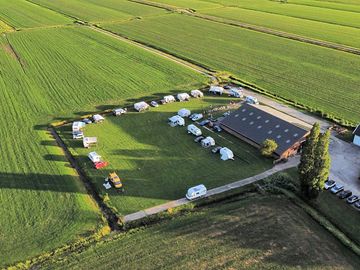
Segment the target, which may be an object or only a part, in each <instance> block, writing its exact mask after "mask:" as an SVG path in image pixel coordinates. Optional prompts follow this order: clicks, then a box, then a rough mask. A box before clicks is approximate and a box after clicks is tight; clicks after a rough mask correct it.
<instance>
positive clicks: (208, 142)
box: [201, 136, 215, 148]
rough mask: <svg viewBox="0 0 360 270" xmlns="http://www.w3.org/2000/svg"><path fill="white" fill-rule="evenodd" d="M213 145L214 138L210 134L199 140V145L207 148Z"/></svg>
mask: <svg viewBox="0 0 360 270" xmlns="http://www.w3.org/2000/svg"><path fill="white" fill-rule="evenodd" d="M214 145H215V140H214V139H213V138H212V137H210V136H208V137H206V138H205V139H203V140H202V141H201V146H202V147H204V148H209V147H210V146H214Z"/></svg>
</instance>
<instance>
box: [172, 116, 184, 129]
mask: <svg viewBox="0 0 360 270" xmlns="http://www.w3.org/2000/svg"><path fill="white" fill-rule="evenodd" d="M168 120H169V121H168V123H169V125H170V126H172V127H176V126H185V120H184V118H182V117H181V116H179V115H174V116H172V117H170V118H169V119H168Z"/></svg>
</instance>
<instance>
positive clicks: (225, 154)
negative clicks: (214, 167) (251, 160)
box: [220, 147, 234, 160]
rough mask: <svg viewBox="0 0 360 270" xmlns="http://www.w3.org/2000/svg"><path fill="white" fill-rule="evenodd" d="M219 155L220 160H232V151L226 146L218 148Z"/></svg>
mask: <svg viewBox="0 0 360 270" xmlns="http://www.w3.org/2000/svg"><path fill="white" fill-rule="evenodd" d="M220 156H221V157H220V158H221V160H229V159H231V160H234V153H233V152H232V151H231V150H230V149H229V148H227V147H223V148H221V149H220Z"/></svg>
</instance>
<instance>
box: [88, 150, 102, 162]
mask: <svg viewBox="0 0 360 270" xmlns="http://www.w3.org/2000/svg"><path fill="white" fill-rule="evenodd" d="M88 158H89V159H90V160H91V161H92V162H93V163H96V162H101V156H100V155H98V154H97V153H96V152H90V153H89V154H88Z"/></svg>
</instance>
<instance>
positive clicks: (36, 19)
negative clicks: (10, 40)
mask: <svg viewBox="0 0 360 270" xmlns="http://www.w3.org/2000/svg"><path fill="white" fill-rule="evenodd" d="M0 20H3V21H4V22H6V23H7V24H9V25H11V26H12V27H14V28H29V27H41V26H50V25H64V24H70V23H72V20H70V19H69V18H67V17H65V16H63V15H61V14H59V13H56V12H53V11H51V10H48V9H45V8H42V7H39V6H37V5H34V4H33V3H30V2H28V1H25V0H10V1H9V0H0ZM0 29H1V25H0Z"/></svg>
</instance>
